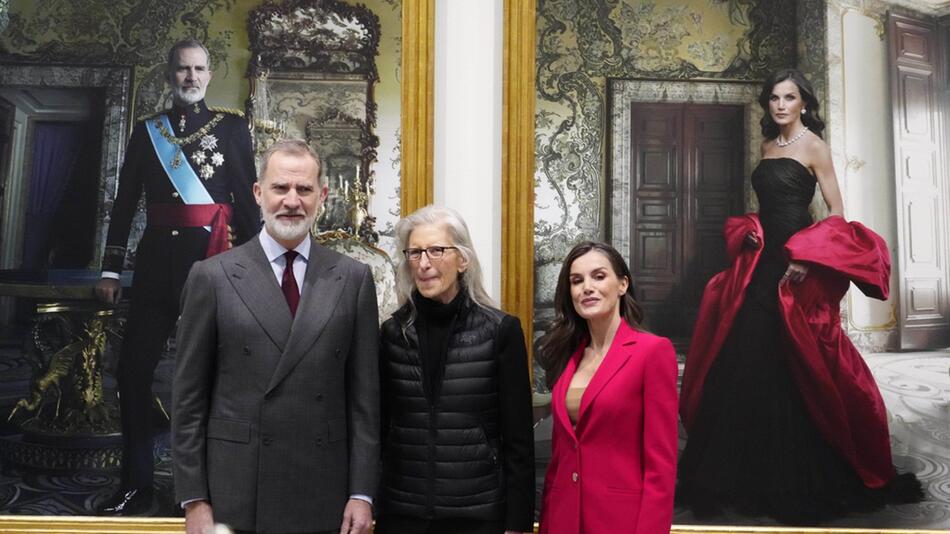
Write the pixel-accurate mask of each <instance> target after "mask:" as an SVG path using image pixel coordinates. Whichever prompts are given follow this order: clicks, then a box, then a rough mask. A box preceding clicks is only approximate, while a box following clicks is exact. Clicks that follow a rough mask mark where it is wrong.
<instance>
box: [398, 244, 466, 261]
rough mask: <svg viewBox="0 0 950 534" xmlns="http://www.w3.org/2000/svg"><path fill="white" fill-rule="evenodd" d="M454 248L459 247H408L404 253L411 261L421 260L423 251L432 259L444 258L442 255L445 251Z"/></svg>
mask: <svg viewBox="0 0 950 534" xmlns="http://www.w3.org/2000/svg"><path fill="white" fill-rule="evenodd" d="M453 248H454V249H456V250H458V247H429V248H407V249H405V250H403V251H402V253H403V255H405V256H406V259H407V260H409V261H419V260H421V259H422V253H423V252H425V254H426V256H427V257H428V258H429V260H430V261H431V260H438V259H442V255H443V254H445V251H446V250H449V249H453Z"/></svg>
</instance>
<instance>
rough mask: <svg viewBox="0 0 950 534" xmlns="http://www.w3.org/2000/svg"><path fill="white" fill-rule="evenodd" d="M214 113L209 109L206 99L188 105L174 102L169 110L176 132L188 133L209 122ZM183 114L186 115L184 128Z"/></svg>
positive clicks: (169, 117) (169, 118)
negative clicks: (182, 124)
mask: <svg viewBox="0 0 950 534" xmlns="http://www.w3.org/2000/svg"><path fill="white" fill-rule="evenodd" d="M212 114H213V113H212V112H211V110H209V109H208V105H207V104H205V101H204V99H201V100H199V101H197V102H195V103H194V104H188V105H187V106H181V105H178V104H177V103H173V104H172V108H171V109H170V110H169V111H168V120H170V121H171V123H172V127H173V128H174V129H175V132H176V133H178V134H185V135H187V134H190V133H192V132H194V131H196V130H198V129H199V128H201V127H202V126H204V125H205V124H207V122H208V121H209V120H210V119H211V115H212ZM182 116H184V117H185V121H184V124H185V129H184V130H182V129H181V118H182Z"/></svg>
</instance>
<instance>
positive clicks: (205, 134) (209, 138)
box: [155, 113, 224, 180]
mask: <svg viewBox="0 0 950 534" xmlns="http://www.w3.org/2000/svg"><path fill="white" fill-rule="evenodd" d="M223 118H224V115H223V114H221V113H217V114H215V116H214V117H212V118H211V120H210V121H208V124H205V125H204V126H202V127H201V128H199V129H198V131H197V132H195V133H193V134H191V135H189V136H188V137H175V136H174V135H172V133H171V132H169V131H168V129H167V128H165V124H164V123H162V120H161V119H155V127H156V128H157V129H158V131H159V132H160V133H161V134H162V137H164V138H165V139H166V140H167V141H168V142H170V143H172V144H173V145H175V147H176V148H177V150H175V155H174V156H172V160H171V167H172V169H177V168H179V167H181V165H182V163H184V155H183V154H182V150H181V149H182V147H183V146H187V145H190V144H191V143H194V142H195V141H197V140H199V139H200V140H201V143H200V144H199V148H198V150H196V151H195V152H194V153H193V154H192V155H191V160H192V161H193V162H194V163H195V165H197V166H198V167H199V169H198V174H199V175H200V176H201V177H202V178H204V179H205V180H207V179H209V178H211V177H212V176H213V175H214V169H215V168H216V167H220V166H221V165H224V154H222V153H220V152H218V151H217V150H216V149H217V148H218V138H217V137H215V136H214V135H213V134H210V133H209V132H210V131H211V129H212V128H214V127H215V126H217V124H218V123H219V122H221V119H223ZM184 122H185V116H184V115H182V117H181V122H179V123H178V124H179V126H181V128H182V129H184ZM205 151H207V152H208V153H205ZM209 157H210V162H209V161H208V158H209Z"/></svg>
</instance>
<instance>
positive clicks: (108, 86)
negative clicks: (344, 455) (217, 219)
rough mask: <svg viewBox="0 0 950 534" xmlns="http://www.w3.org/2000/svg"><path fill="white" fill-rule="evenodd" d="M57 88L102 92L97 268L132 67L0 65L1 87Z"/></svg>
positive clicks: (126, 127) (126, 128) (124, 135)
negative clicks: (100, 222)
mask: <svg viewBox="0 0 950 534" xmlns="http://www.w3.org/2000/svg"><path fill="white" fill-rule="evenodd" d="M2 85H6V86H30V87H56V88H70V89H101V90H103V91H104V99H105V100H104V103H103V112H104V113H105V117H104V118H103V121H102V159H101V164H100V174H99V192H98V197H97V201H96V213H97V220H100V221H104V223H105V224H102V225H100V226H99V229H98V231H97V233H96V237H95V240H94V242H93V253H92V257H93V258H94V259H95V260H94V261H95V262H96V263H95V265H90V268H93V269H95V268H98V262H99V260H100V259H101V258H102V252H103V247H104V246H105V241H106V229H107V228H108V221H109V214H110V213H112V201H113V199H114V198H115V191H116V186H117V182H118V177H119V166H120V165H121V163H122V160H123V158H124V155H125V145H126V140H127V139H128V136H129V134H130V133H131V125H130V122H129V115H130V109H129V106H130V104H131V89H132V68H131V67H90V66H78V65H77V66H71V65H23V64H5V65H2V66H0V86H2Z"/></svg>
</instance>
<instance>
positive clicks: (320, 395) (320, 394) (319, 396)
mask: <svg viewBox="0 0 950 534" xmlns="http://www.w3.org/2000/svg"><path fill="white" fill-rule="evenodd" d="M314 398H315V399H317V400H318V401H322V400H323V393H317V395H316V396H315V397H314Z"/></svg>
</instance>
